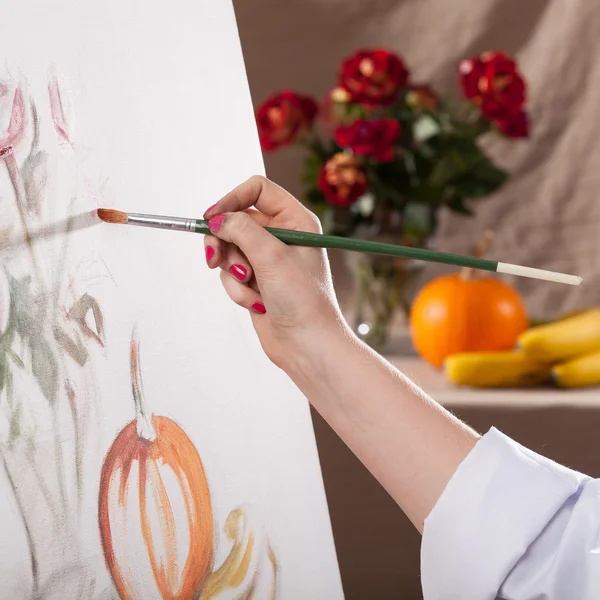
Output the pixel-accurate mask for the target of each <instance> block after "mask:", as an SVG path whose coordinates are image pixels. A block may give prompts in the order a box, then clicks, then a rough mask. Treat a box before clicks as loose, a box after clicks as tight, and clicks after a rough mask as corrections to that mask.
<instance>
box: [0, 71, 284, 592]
mask: <svg viewBox="0 0 600 600" xmlns="http://www.w3.org/2000/svg"><path fill="white" fill-rule="evenodd" d="M47 90H48V94H47V96H46V97H43V98H33V97H32V95H30V94H29V93H28V88H27V85H26V82H25V80H24V79H23V78H21V79H20V80H17V81H15V80H10V79H6V80H4V81H2V82H0V111H1V113H0V123H2V127H3V130H2V131H1V132H0V158H1V161H2V163H3V164H2V167H3V169H4V170H5V172H6V174H7V177H5V178H4V179H2V181H3V188H2V189H1V190H0V193H1V196H0V197H1V198H2V203H3V206H2V211H1V212H0V232H1V234H2V237H1V239H0V248H1V251H2V269H1V270H0V393H1V395H0V406H1V409H2V418H3V422H2V429H1V432H2V439H1V445H0V457H1V460H2V467H3V469H4V471H5V475H6V480H7V481H8V482H9V485H10V492H11V495H12V499H13V501H14V506H15V507H16V509H17V516H18V518H19V519H20V521H21V525H22V528H23V531H24V532H25V536H26V543H27V551H28V555H29V567H30V574H29V575H30V576H29V577H25V578H24V582H23V586H22V587H21V589H20V593H22V597H23V598H30V599H31V600H50V599H55V598H56V599H58V598H77V599H78V600H92V599H109V598H119V599H120V600H133V599H140V600H141V599H143V600H152V599H157V600H167V599H175V598H177V599H180V600H209V599H222V598H229V597H240V598H241V597H243V598H251V597H256V598H265V599H266V598H268V599H271V600H274V599H275V598H276V596H277V576H278V569H279V567H278V563H277V559H276V558H275V553H274V550H273V548H272V546H271V544H270V542H269V540H268V538H267V535H266V532H265V529H264V527H263V525H262V524H261V523H260V522H259V520H257V519H256V518H255V515H254V512H253V509H252V507H251V506H246V505H245V504H243V503H242V504H241V505H240V506H237V507H233V508H232V510H231V512H230V513H229V516H228V518H227V520H226V522H225V523H224V526H223V527H222V528H221V529H220V530H218V529H216V524H215V521H214V516H213V510H212V505H213V503H214V502H216V501H218V499H216V498H214V497H213V496H212V495H211V491H210V481H209V478H208V477H207V474H206V471H205V467H204V464H203V461H202V459H201V457H200V455H199V453H198V450H197V449H196V447H195V446H194V444H193V442H192V441H191V439H190V438H189V437H188V435H187V434H186V432H185V431H184V429H183V428H182V427H181V426H180V425H179V424H178V423H176V422H175V421H174V420H173V419H171V418H169V417H167V416H162V415H157V414H154V413H153V411H152V408H151V407H150V406H147V404H146V401H145V397H144V392H143V386H142V368H141V362H140V353H139V348H140V343H139V340H138V338H137V336H136V334H135V333H134V334H133V335H132V337H131V350H130V360H131V388H130V389H123V390H122V395H123V397H127V396H129V398H130V402H131V415H132V420H131V421H130V422H129V423H127V424H124V426H123V428H122V429H121V431H120V432H118V434H117V435H116V437H115V440H114V442H113V444H112V445H111V447H110V448H109V449H106V456H105V458H104V461H103V464H102V469H101V472H99V473H90V472H84V469H83V468H82V465H83V462H84V458H85V455H86V453H88V452H94V451H96V449H95V448H93V447H88V443H87V441H88V440H89V439H90V436H89V434H90V430H91V428H94V427H98V424H99V419H100V414H101V412H102V409H103V398H102V396H101V395H100V394H99V393H98V389H97V386H96V381H95V374H94V369H93V365H92V364H91V362H92V361H90V354H91V353H93V352H99V353H100V354H102V353H105V352H106V348H105V327H106V322H105V319H106V317H105V314H104V311H103V309H102V306H101V305H100V303H99V302H98V301H97V300H96V299H95V297H94V296H93V294H92V293H90V291H89V290H87V289H86V283H89V281H86V279H85V278H78V273H77V272H72V271H69V270H68V269H67V268H66V264H67V260H66V259H67V256H68V253H69V250H70V248H69V240H70V237H71V234H72V231H73V230H74V229H75V228H77V227H81V226H85V225H87V226H91V225H92V224H93V215H91V214H85V213H83V214H75V212H74V209H75V207H77V206H79V205H80V203H79V202H78V198H77V191H78V189H79V187H80V183H81V182H78V181H77V174H78V173H79V174H80V175H81V173H82V172H83V171H82V169H81V165H80V164H79V163H78V145H77V143H76V141H75V139H74V135H73V131H72V129H71V119H72V117H73V113H72V108H73V107H72V106H71V105H70V104H69V97H68V87H67V86H65V85H64V83H63V82H61V80H60V78H59V77H58V76H57V75H56V74H55V73H54V72H52V73H51V75H50V76H49V78H48V85H47ZM38 105H39V106H40V107H41V106H44V108H45V109H44V110H38V108H37V107H38ZM40 115H48V116H49V118H50V119H51V122H52V126H53V128H54V135H55V137H54V142H55V147H54V148H43V147H42V145H41V143H40V135H39V132H40V128H41V127H42V126H43V125H44V123H43V122H41V117H40ZM57 161H58V162H61V161H62V162H63V163H67V164H68V165H69V166H68V168H64V169H62V170H61V169H59V168H57V166H56V162H57ZM59 172H62V173H63V175H64V174H65V173H67V174H69V177H72V178H73V180H72V181H67V182H65V181H62V182H57V173H59ZM67 179H68V177H67ZM84 183H85V182H84ZM65 184H66V185H65ZM65 189H67V190H70V191H71V194H72V196H70V197H69V198H66V201H65V199H64V198H63V199H61V200H62V201H59V202H57V198H56V194H57V193H61V192H64V190H65ZM8 204H10V205H12V206H7V205H8ZM65 205H66V206H67V207H68V211H67V214H66V215H65V214H57V213H56V210H55V209H56V207H58V208H59V209H60V207H62V206H65ZM11 208H12V210H11ZM40 441H42V443H40ZM86 479H90V480H91V481H90V482H87V481H86ZM88 483H89V484H90V485H93V486H97V489H98V508H97V523H98V527H99V532H100V538H101V545H102V552H103V556H104V559H105V560H104V564H103V565H100V566H99V565H98V564H97V563H96V564H88V562H86V558H85V555H84V553H82V551H81V548H80V540H79V534H80V528H81V527H84V526H88V525H89V523H90V522H92V521H90V516H91V515H90V510H89V507H86V506H84V505H83V503H82V500H83V494H82V491H83V489H84V486H85V485H87V484H88ZM215 544H217V545H219V544H220V545H221V546H223V547H225V548H227V547H229V548H230V549H229V552H228V553H227V554H226V555H225V558H224V559H223V560H221V561H220V563H219V564H217V561H216V553H215ZM99 568H101V569H105V570H107V571H108V573H109V574H110V579H111V583H110V584H109V585H108V586H104V587H102V586H100V587H99V586H98V581H99V577H98V575H99V573H98V572H97V570H98V569H99ZM100 579H101V578H100ZM104 579H106V578H104Z"/></svg>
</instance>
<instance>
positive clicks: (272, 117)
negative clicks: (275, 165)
mask: <svg viewBox="0 0 600 600" xmlns="http://www.w3.org/2000/svg"><path fill="white" fill-rule="evenodd" d="M317 112H318V106H317V103H316V102H315V101H314V100H313V99H312V98H309V97H308V96H300V95H299V94H296V92H292V91H290V90H284V91H283V92H279V93H277V94H273V95H272V96H271V97H270V98H267V100H265V102H263V104H261V105H260V106H259V107H258V110H257V111H256V123H257V125H258V135H259V138H260V146H261V148H262V149H263V150H264V151H266V152H268V151H270V150H276V149H277V148H281V147H283V146H288V145H289V144H293V143H294V142H295V141H296V140H297V139H298V137H299V136H300V135H301V134H302V133H303V132H304V131H305V130H306V129H308V128H309V127H310V126H311V125H312V123H313V121H314V119H315V117H316V115H317Z"/></svg>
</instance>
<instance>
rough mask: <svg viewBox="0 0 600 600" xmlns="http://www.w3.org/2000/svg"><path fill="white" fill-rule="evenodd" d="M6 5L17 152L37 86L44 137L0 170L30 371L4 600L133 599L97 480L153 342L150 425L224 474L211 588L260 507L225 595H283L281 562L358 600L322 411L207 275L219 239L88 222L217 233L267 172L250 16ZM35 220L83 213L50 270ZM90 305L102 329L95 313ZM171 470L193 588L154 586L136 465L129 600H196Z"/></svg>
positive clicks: (288, 588) (18, 358)
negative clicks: (239, 198)
mask: <svg viewBox="0 0 600 600" xmlns="http://www.w3.org/2000/svg"><path fill="white" fill-rule="evenodd" d="M2 6H3V8H4V9H5V10H4V11H3V14H4V18H3V19H2V20H1V21H0V39H1V40H2V53H3V57H2V58H3V60H2V63H1V64H0V84H1V85H0V139H4V137H3V136H4V135H5V132H8V133H10V132H11V131H13V133H14V130H15V128H17V129H18V125H19V123H17V122H16V121H14V119H15V118H16V117H15V115H14V110H13V107H14V103H15V101H16V99H18V98H17V96H16V94H17V92H18V90H21V91H22V93H23V103H24V106H25V113H26V114H25V116H24V118H26V119H27V123H26V127H25V130H24V132H21V133H22V134H23V135H22V136H21V138H20V139H19V140H18V143H15V144H14V148H11V149H9V150H6V154H5V155H4V156H2V157H0V252H1V253H0V261H1V262H2V267H3V268H4V269H5V271H6V273H5V274H1V273H0V275H2V277H0V334H1V336H0V357H1V358H0V362H1V364H2V365H4V366H3V367H2V368H3V369H4V372H5V373H6V372H7V371H10V373H11V375H10V382H8V380H7V379H6V377H7V376H6V375H5V376H3V377H4V378H5V379H4V385H3V386H0V387H2V393H1V396H0V407H1V409H2V410H1V412H0V436H1V438H0V439H1V443H2V445H1V446H0V448H1V452H2V458H3V462H2V465H0V599H2V600H9V599H10V600H16V599H21V598H23V599H27V600H29V599H32V600H33V599H34V598H35V599H37V598H40V599H41V598H44V599H45V600H46V599H47V600H54V599H57V600H58V599H59V598H60V599H64V600H68V599H70V598H73V599H76V598H77V599H81V600H92V599H94V600H101V599H106V600H108V599H115V600H118V599H119V595H118V594H117V592H116V590H115V587H114V585H113V583H112V580H111V576H110V574H109V571H108V569H107V565H106V561H105V557H104V555H103V550H102V544H101V538H100V533H99V526H98V505H99V481H100V475H101V471H102V468H103V461H104V460H105V456H106V454H107V452H108V450H109V448H110V447H111V444H112V443H113V440H114V439H115V436H116V435H117V434H118V433H119V432H120V431H121V430H122V429H123V428H124V427H125V426H126V425H127V424H128V423H129V422H130V421H131V420H132V419H134V418H135V416H136V411H135V406H134V401H133V395H132V381H131V374H130V340H131V338H132V332H133V330H134V327H136V328H137V329H136V333H135V336H136V339H137V340H139V344H140V350H139V352H140V361H141V362H140V365H141V372H142V377H143V390H144V396H145V401H146V404H147V407H148V410H150V411H151V412H152V413H153V414H156V415H163V416H166V417H169V418H170V419H172V420H173V421H174V422H176V423H177V424H178V425H179V426H181V428H182V429H183V430H184V431H185V433H186V434H187V436H188V437H189V440H190V441H191V443H192V444H193V445H194V446H195V448H196V449H197V452H198V454H199V456H200V459H201V461H202V464H203V467H204V469H205V472H206V477H207V479H208V485H209V489H210V499H211V504H212V511H213V516H214V539H215V547H214V553H213V554H214V557H213V560H212V563H211V565H210V567H209V568H208V571H207V575H206V576H207V577H210V574H211V573H212V572H214V571H216V570H218V568H219V567H220V566H221V565H222V563H223V562H224V561H225V560H226V559H227V557H228V556H229V555H230V552H231V548H232V542H231V540H230V539H228V537H227V535H226V533H225V532H224V531H223V527H224V525H225V523H226V520H227V519H228V516H229V515H231V514H232V511H235V510H236V509H237V508H238V507H242V512H243V515H244V517H243V522H244V523H245V524H247V527H248V529H247V530H245V534H244V535H246V537H245V538H243V536H242V534H241V533H240V539H239V540H238V541H239V543H240V544H242V545H244V544H246V546H244V547H245V549H246V550H248V555H247V556H249V557H251V558H250V559H249V561H250V563H249V564H250V566H249V567H248V564H247V563H244V562H243V561H242V563H241V567H240V568H241V569H242V570H243V568H245V567H246V568H247V572H245V573H246V574H245V576H244V577H242V578H241V581H238V579H239V578H238V579H235V578H233V579H235V581H233V580H232V583H231V585H225V586H224V587H223V589H222V590H221V591H220V592H219V594H217V595H216V596H214V597H218V598H235V597H242V595H243V594H244V593H248V592H249V591H251V590H253V591H254V593H255V596H254V597H256V598H259V599H262V598H265V599H267V598H271V597H272V595H271V584H272V575H273V572H272V569H271V566H272V563H271V562H270V559H269V556H270V555H269V552H268V549H269V548H270V549H272V553H273V554H274V556H275V558H276V564H277V566H278V567H277V578H278V583H277V596H276V597H277V598H282V599H284V600H288V599H289V600H294V599H303V600H304V599H307V598H310V599H311V600H318V599H323V600H335V599H336V598H341V597H342V591H341V584H340V578H339V572H338V566H337V561H336V557H335V550H334V544H333V538H332V533H331V526H330V522H329V515H328V512H327V506H326V500H325V494H324V489H323V484H322V479H321V472H320V467H319V463H318V456H317V451H316V446H315V441H314V434H313V431H312V426H311V422H310V416H309V410H308V406H307V403H306V401H305V399H304V398H303V397H302V396H301V394H300V393H299V392H298V391H297V390H296V389H295V387H294V386H293V385H292V383H291V382H289V381H288V379H287V378H286V376H285V375H283V374H282V373H281V372H280V371H278V370H277V369H276V368H275V367H273V366H272V365H271V364H270V363H269V362H268V361H267V359H266V358H265V357H264V356H263V354H262V351H261V349H260V347H259V344H258V342H257V340H256V339H255V335H254V332H253V330H252V326H251V323H250V319H249V317H248V315H247V314H246V313H245V311H243V310H242V309H240V308H238V307H236V306H234V305H233V304H232V303H231V302H230V301H229V299H228V298H227V297H226V295H225V293H224V292H223V291H222V289H221V286H220V282H219V279H218V275H217V274H216V273H214V272H210V271H209V270H208V268H207V267H206V266H205V263H204V254H203V242H202V237H201V236H199V235H192V234H185V233H171V232H162V231H153V230H145V229H140V228H134V227H120V226H109V225H104V224H93V225H91V226H89V227H80V226H82V225H86V224H92V223H93V219H92V218H91V217H89V216H87V217H86V216H83V217H81V216H79V215H85V214H86V213H91V211H94V210H95V209H97V208H98V207H101V206H104V207H110V208H117V209H121V210H126V211H130V212H147V213H160V214H171V215H180V216H189V217H201V215H202V213H203V212H204V210H205V209H206V208H207V207H208V206H209V205H211V204H212V203H213V202H215V201H216V200H217V199H218V198H219V197H220V196H221V195H223V194H224V193H226V192H227V191H229V190H230V189H231V188H232V187H233V186H234V185H237V184H238V183H240V182H242V181H243V180H245V179H246V178H247V177H249V176H251V175H252V174H256V173H262V172H263V164H262V159H261V155H260V150H259V145H258V140H257V135H256V132H255V125H254V117H253V113H252V106H251V101H250V96H249V91H248V86H247V81H246V75H245V70H244V65H243V59H242V53H241V49H240V45H239V40H238V36H237V29H236V24H235V18H234V13H233V9H232V6H231V5H230V3H229V2H215V1H214V0H193V1H192V0H171V1H170V2H168V3H161V2H157V1H155V0H145V1H144V2H142V1H138V0H104V1H103V2H91V1H81V0H44V1H42V0H2ZM32 102H33V104H32ZM32 106H34V107H35V111H36V112H37V118H38V122H39V127H38V128H37V131H34V128H33V124H34V116H35V115H34V113H33V112H32ZM11 117H13V122H12V123H11ZM17 117H18V115H17ZM17 121H18V119H17ZM11 127H12V129H11ZM9 141H10V140H9ZM11 161H12V162H11ZM11 165H12V171H11ZM15 165H16V170H15ZM15 178H16V184H15ZM15 185H16V186H17V187H19V188H21V189H20V192H19V191H18V190H16V188H15ZM19 210H21V212H22V213H23V215H24V219H25V222H26V226H27V228H28V229H29V231H30V234H31V235H33V236H34V238H35V232H37V231H39V230H40V228H43V227H44V226H46V227H48V226H50V227H52V226H53V224H54V225H55V229H56V228H58V229H60V227H61V226H62V227H64V221H65V219H67V218H68V217H70V216H71V217H73V216H75V218H73V219H72V220H71V226H72V229H73V230H72V231H71V232H70V233H69V234H68V235H67V236H65V235H64V234H60V233H55V234H53V235H49V236H46V237H43V238H35V239H34V241H33V243H32V247H33V256H32V251H30V250H28V247H27V245H26V244H24V243H23V227H22V223H21V220H20V217H19ZM56 224H58V225H56ZM61 224H63V225H61ZM34 264H35V265H36V266H35V267H34ZM36 269H37V271H36ZM36 273H37V275H39V276H40V278H39V281H38V279H36V277H37V276H36ZM27 276H31V277H32V279H31V280H30V281H27ZM7 282H8V284H7ZM7 285H8V289H10V294H9V293H7V292H6V286H7ZM3 286H4V287H3ZM19 286H20V287H19ZM3 289H4V291H2V290H3ZM86 295H87V296H86ZM9 296H10V297H11V298H12V300H11V301H10V302H9V300H8V298H9ZM27 297H28V298H29V299H28V300H26V301H25V300H23V299H24V298H27ZM90 297H91V298H93V300H94V301H95V303H94V304H93V306H94V307H96V308H97V309H99V311H101V315H102V318H101V317H100V313H96V316H95V319H94V318H93V317H92V315H93V306H92V303H91V301H90V300H89V298H90ZM81 298H84V301H83V303H81V302H80V304H77V303H78V301H79V300H80V299H81ZM86 299H87V300H86ZM86 302H87V304H86ZM3 303H4V304H3ZM84 305H85V306H87V309H86V311H85V314H84V315H83V316H82V317H81V318H80V319H78V314H79V313H78V310H79V309H80V308H81V306H84ZM36 307H38V308H39V310H40V311H41V313H43V314H44V315H45V316H43V317H40V314H41V313H40V312H36ZM40 307H41V308H40ZM90 307H92V308H90ZM3 315H8V316H6V317H4V316H3ZM3 319H4V321H3ZM24 332H25V333H24ZM63 334H64V335H63ZM65 335H66V336H68V339H69V340H71V341H72V342H73V343H74V344H76V346H77V348H75V349H73V348H72V347H69V342H68V341H65V339H64V336H65ZM61 336H63V337H62V338H61ZM9 338H10V339H9ZM40 340H42V342H43V343H40ZM44 340H45V341H44ZM60 340H62V342H61V341H60ZM68 348H70V351H69V350H68ZM82 348H83V350H82ZM82 352H83V354H85V361H83V358H82ZM74 357H75V358H74ZM77 359H80V362H78V360H77ZM81 362H84V364H80V363H81ZM34 363H35V364H34ZM36 365H37V366H36ZM53 370H54V371H56V372H55V373H54V375H53V373H52V371H53ZM34 371H35V373H34ZM7 382H8V383H7ZM155 464H156V467H157V469H158V470H161V469H162V470H163V471H164V473H163V479H162V481H163V483H164V486H165V489H166V495H167V497H168V498H169V501H170V505H171V513H170V514H171V515H172V519H171V521H172V523H171V524H172V525H173V526H174V528H175V529H174V530H175V538H176V545H177V548H176V549H175V551H174V550H173V549H171V556H172V555H173V552H175V555H176V556H177V558H176V559H175V571H176V572H175V573H174V574H171V575H169V574H167V575H166V576H165V577H166V579H167V580H169V581H170V584H169V585H170V586H171V587H170V588H169V585H166V584H165V585H163V587H162V588H161V587H160V585H158V584H157V583H156V579H157V576H156V573H155V572H154V571H153V570H152V566H151V565H150V563H149V562H148V550H147V547H146V545H145V543H144V540H143V539H142V538H143V536H142V535H141V534H140V532H139V520H140V514H141V513H140V507H139V498H138V497H137V496H136V494H139V491H137V490H138V488H137V487H136V486H137V481H138V479H139V473H138V471H137V470H136V469H137V467H136V466H135V465H134V467H133V468H132V471H131V473H130V474H129V477H130V478H131V479H130V486H129V487H130V489H129V492H128V494H129V495H128V496H127V500H126V504H127V506H126V507H125V508H124V511H125V513H126V514H125V516H123V514H121V515H120V516H119V517H118V518H121V517H122V518H124V519H126V520H127V525H126V526H124V527H123V528H121V529H118V532H122V533H121V534H120V535H121V537H120V539H115V540H113V541H114V545H115V546H118V547H119V548H118V549H117V550H115V552H116V555H117V558H118V560H119V561H121V562H120V565H121V568H122V569H124V570H125V571H127V574H126V576H127V578H129V580H130V582H133V583H130V584H129V588H128V590H129V591H128V592H127V594H129V595H123V594H122V595H121V597H122V598H130V597H131V598H140V599H143V600H153V599H155V598H156V599H158V600H162V599H163V598H181V599H182V600H184V599H187V598H188V596H186V595H185V594H183V592H182V591H181V589H180V588H179V587H178V586H179V585H180V582H181V578H182V572H183V569H184V564H185V561H186V557H187V553H188V548H189V539H188V537H189V531H187V530H186V523H187V519H186V509H185V505H184V502H183V500H182V493H183V492H182V491H181V489H183V488H181V489H179V488H180V487H181V486H179V488H178V485H177V482H176V481H175V480H174V478H173V475H172V473H171V475H169V474H168V472H167V471H168V470H169V469H168V468H167V467H168V466H165V464H164V462H161V459H160V458H159V459H157V460H156V461H155ZM117 475H118V474H117ZM121 475H122V473H121ZM155 475H156V474H155ZM136 477H137V478H138V479H136ZM115 481H116V480H115ZM174 481H175V483H174ZM132 482H133V483H132ZM113 483H114V482H113ZM186 485H187V484H186ZM183 487H184V488H185V485H184V486H183ZM154 491H156V490H154ZM188 491H189V490H188ZM184 492H185V490H184ZM112 493H113V494H114V493H115V492H114V490H113V492H112ZM149 493H150V497H151V498H156V496H152V493H153V492H152V490H150V492H149ZM159 495H160V494H159ZM109 502H112V503H113V504H114V506H117V504H118V501H117V500H115V498H112V499H110V500H109ZM115 503H116V504H115ZM150 504H152V502H151V503H150ZM113 508H114V507H113ZM163 508H164V507H163ZM111 510H112V509H111ZM114 510H115V511H118V510H119V509H118V507H117V508H114ZM161 510H162V509H161V506H160V502H158V503H155V504H153V505H152V506H151V507H150V508H148V506H147V507H146V513H148V514H149V516H148V518H149V520H150V522H151V525H150V527H151V529H152V531H153V532H154V539H155V543H156V544H157V546H160V545H161V543H162V545H163V546H165V542H164V537H165V535H166V534H165V533H164V531H165V529H164V527H167V529H168V523H167V526H165V517H164V515H163V516H162V517H161ZM142 512H143V511H142ZM118 518H117V517H114V520H113V525H114V523H116V522H117V520H118ZM136 519H137V520H136ZM167 521H169V519H168V518H167ZM114 526H115V527H116V525H114ZM161 527H163V529H161ZM118 532H117V530H116V529H114V530H113V537H115V536H116V537H119V533H118ZM167 533H168V532H167ZM186 536H188V537H186ZM167 537H168V536H167ZM242 538H243V539H242ZM156 540H158V541H156ZM160 540H162V542H161V541H160ZM249 540H252V543H251V544H250V547H248V543H249ZM165 548H166V546H165V547H162V549H160V548H159V549H158V550H157V553H158V555H159V559H158V567H157V571H156V572H161V569H163V571H164V570H165V569H166V570H167V571H168V568H167V567H165V565H166V564H167V562H168V561H167V559H166V558H165V556H167V555H169V550H168V548H167V549H165ZM119 557H120V558H119ZM244 565H245V567H244ZM257 565H258V566H257ZM192 566H193V565H192ZM238 566H239V565H238ZM257 571H258V573H259V574H258V575H257V576H255V575H254V574H255V573H256V572H257ZM163 574H164V573H163ZM178 582H179V583H178ZM184 587H185V586H184ZM165 588H169V589H171V595H165V593H166V592H165V591H164V590H165ZM161 589H162V591H161ZM198 589H199V588H198ZM241 594H242V595H241ZM194 597H197V595H194ZM198 597H200V598H205V597H206V596H205V595H202V596H198ZM244 597H246V596H244Z"/></svg>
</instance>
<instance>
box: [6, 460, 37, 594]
mask: <svg viewBox="0 0 600 600" xmlns="http://www.w3.org/2000/svg"><path fill="white" fill-rule="evenodd" d="M2 464H3V466H4V471H5V472H6V477H7V478H8V482H9V484H10V487H11V489H12V491H13V494H14V497H15V502H16V503H17V507H18V510H19V515H20V517H21V520H22V522H23V527H24V529H25V537H26V538H27V547H28V551H29V562H30V566H31V578H32V580H33V589H32V596H33V597H34V598H35V597H36V595H37V593H38V589H39V587H40V582H39V565H38V561H37V556H36V554H35V547H34V544H33V536H32V535H31V529H30V528H29V523H28V522H27V519H26V518H25V512H24V510H23V505H22V503H21V498H20V496H19V493H18V490H17V486H16V484H15V481H14V479H13V477H12V475H11V473H10V470H9V468H8V465H7V463H6V457H4V456H3V457H2Z"/></svg>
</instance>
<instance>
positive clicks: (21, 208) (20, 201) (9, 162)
mask: <svg viewBox="0 0 600 600" xmlns="http://www.w3.org/2000/svg"><path fill="white" fill-rule="evenodd" d="M3 158H4V162H5V163H6V168H7V169H8V174H9V176H10V180H11V183H12V185H13V188H14V190H15V199H16V204H17V211H18V213H19V219H20V221H21V227H22V228H23V238H24V240H25V245H26V246H27V249H28V251H29V255H30V256H31V266H32V268H33V272H34V275H35V276H36V278H37V279H38V281H39V282H40V285H43V282H44V280H43V279H42V277H41V272H40V269H39V265H38V262H37V258H36V256H35V252H34V250H33V244H32V241H31V234H30V233H29V227H28V225H27V214H26V211H25V210H26V209H25V189H24V187H23V183H22V181H21V174H20V173H19V166H18V165H17V161H16V159H15V156H14V154H13V152H9V153H8V154H6V155H5V156H4V157H3Z"/></svg>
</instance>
